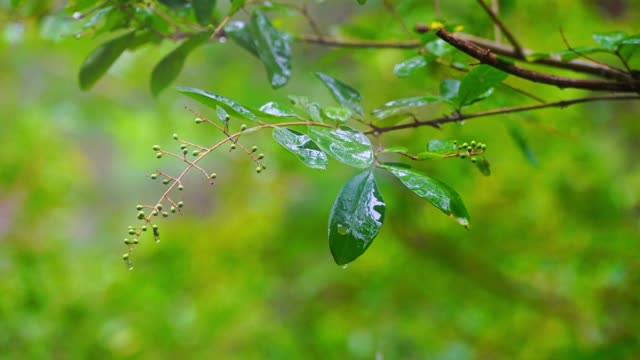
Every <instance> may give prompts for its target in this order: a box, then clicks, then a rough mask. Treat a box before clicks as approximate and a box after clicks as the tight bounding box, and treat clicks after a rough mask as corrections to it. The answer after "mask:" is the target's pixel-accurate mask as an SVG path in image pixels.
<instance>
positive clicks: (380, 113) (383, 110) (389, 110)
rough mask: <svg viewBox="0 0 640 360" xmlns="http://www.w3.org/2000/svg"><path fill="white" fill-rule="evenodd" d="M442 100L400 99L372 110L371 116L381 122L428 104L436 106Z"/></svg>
mask: <svg viewBox="0 0 640 360" xmlns="http://www.w3.org/2000/svg"><path fill="white" fill-rule="evenodd" d="M441 101H442V99H441V98H440V97H438V96H416V97H410V98H402V99H396V100H391V101H389V102H387V103H385V104H384V105H383V106H381V107H379V108H377V109H375V110H373V111H372V112H371V114H372V115H373V116H375V117H376V118H377V119H379V120H382V119H386V118H389V117H392V116H395V115H398V114H409V113H411V111H412V110H415V109H417V108H420V107H422V106H425V105H429V104H436V103H439V102H441Z"/></svg>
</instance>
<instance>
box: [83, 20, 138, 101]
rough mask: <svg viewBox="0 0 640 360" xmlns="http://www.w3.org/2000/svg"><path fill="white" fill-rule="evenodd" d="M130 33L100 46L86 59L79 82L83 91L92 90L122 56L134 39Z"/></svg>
mask: <svg viewBox="0 0 640 360" xmlns="http://www.w3.org/2000/svg"><path fill="white" fill-rule="evenodd" d="M133 37H134V34H133V32H130V33H128V34H125V35H122V36H120V37H117V38H115V39H112V40H109V41H107V42H106V43H104V44H102V45H100V46H98V47H97V48H96V49H95V50H93V51H92V52H91V54H89V56H87V58H86V59H84V62H83V63H82V66H81V67H80V74H79V82H80V88H81V89H82V90H88V89H90V88H91V87H92V86H93V85H94V84H95V83H96V81H98V80H99V79H100V78H101V77H102V76H103V75H104V74H105V73H106V72H107V70H109V68H110V67H111V65H113V63H114V62H115V61H116V60H117V59H118V58H119V57H120V55H122V53H123V52H124V51H125V50H126V49H127V47H128V46H129V42H130V41H131V40H132V39H133Z"/></svg>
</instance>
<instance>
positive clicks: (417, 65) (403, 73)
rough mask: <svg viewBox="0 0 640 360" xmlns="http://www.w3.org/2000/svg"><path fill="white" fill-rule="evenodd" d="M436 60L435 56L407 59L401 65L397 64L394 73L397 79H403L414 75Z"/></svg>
mask: <svg viewBox="0 0 640 360" xmlns="http://www.w3.org/2000/svg"><path fill="white" fill-rule="evenodd" d="M434 59H435V57H434V56H424V55H419V56H415V57H412V58H410V59H407V60H405V61H403V62H401V63H399V64H397V65H396V66H395V67H394V68H393V73H394V74H396V76H397V77H399V78H403V77H407V76H409V75H411V74H413V73H414V72H415V71H416V70H418V69H422V68H424V67H426V66H427V64H429V62H431V61H433V60H434Z"/></svg>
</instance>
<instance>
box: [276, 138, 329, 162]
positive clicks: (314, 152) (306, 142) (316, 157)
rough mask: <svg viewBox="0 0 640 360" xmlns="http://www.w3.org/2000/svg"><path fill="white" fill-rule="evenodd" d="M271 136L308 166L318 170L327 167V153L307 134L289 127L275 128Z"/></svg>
mask: <svg viewBox="0 0 640 360" xmlns="http://www.w3.org/2000/svg"><path fill="white" fill-rule="evenodd" d="M273 138H274V139H276V141H277V142H278V143H279V144H280V145H282V146H283V147H284V148H285V149H287V150H289V151H291V152H292V153H293V154H295V155H296V156H297V157H298V159H300V160H301V161H302V162H303V163H304V164H305V165H307V166H308V167H310V168H313V169H319V170H325V169H326V168H327V163H328V162H329V160H328V159H327V155H326V154H325V153H324V152H323V151H322V150H320V148H319V147H318V145H316V143H314V142H313V140H311V138H310V137H309V136H307V135H305V134H303V133H301V132H298V131H295V130H292V129H289V128H275V129H273Z"/></svg>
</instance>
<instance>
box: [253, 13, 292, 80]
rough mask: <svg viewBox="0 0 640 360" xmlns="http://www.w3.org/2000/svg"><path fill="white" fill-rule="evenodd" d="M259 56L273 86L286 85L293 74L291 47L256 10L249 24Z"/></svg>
mask: <svg viewBox="0 0 640 360" xmlns="http://www.w3.org/2000/svg"><path fill="white" fill-rule="evenodd" d="M249 28H250V29H251V34H252V35H253V40H254V45H255V47H256V50H257V52H258V57H259V58H260V60H261V61H262V63H263V64H264V67H265V69H266V70H267V74H268V76H269V81H270V82H271V86H272V87H273V88H279V87H282V86H284V85H285V84H286V83H287V82H288V81H289V77H290V76H291V48H290V47H289V43H288V42H287V40H286V39H285V38H284V37H283V36H282V34H281V33H280V31H278V30H277V29H276V28H274V27H273V25H271V22H270V21H269V19H268V18H267V17H266V16H265V15H264V14H263V13H262V12H260V11H258V10H255V11H254V12H253V15H252V16H251V23H250V25H249Z"/></svg>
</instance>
